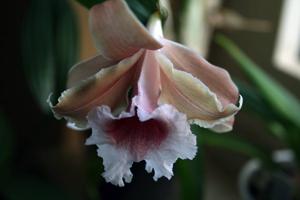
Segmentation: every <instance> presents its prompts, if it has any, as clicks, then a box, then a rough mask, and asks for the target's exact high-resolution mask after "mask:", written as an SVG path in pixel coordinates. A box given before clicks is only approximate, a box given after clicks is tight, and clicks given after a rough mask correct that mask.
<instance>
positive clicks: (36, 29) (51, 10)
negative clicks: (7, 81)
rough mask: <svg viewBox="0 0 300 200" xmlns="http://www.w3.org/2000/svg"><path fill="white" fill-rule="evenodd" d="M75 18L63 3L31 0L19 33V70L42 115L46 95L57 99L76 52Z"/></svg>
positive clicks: (68, 6) (46, 108)
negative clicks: (20, 64)
mask: <svg viewBox="0 0 300 200" xmlns="http://www.w3.org/2000/svg"><path fill="white" fill-rule="evenodd" d="M77 33H78V31H77V25H76V18H75V15H74V12H73V10H72V9H71V7H70V5H69V3H68V2H67V1H62V0H51V1H50V0H46V1H40V0H31V1H30V3H29V7H28V11H27V12H26V16H25V20H24V23H23V31H22V38H21V41H22V60H23V69H24V72H25V75H26V78H27V81H28V84H29V87H30V89H31V92H32V94H33V95H34V97H35V99H36V101H37V102H38V104H39V106H40V108H41V109H42V110H43V111H44V112H48V111H49V110H50V109H49V106H48V104H47V102H46V100H47V98H48V96H49V94H50V93H54V95H56V96H57V95H58V94H59V93H60V92H61V91H62V90H63V89H64V87H65V80H66V75H67V72H68V70H69V68H70V67H71V66H72V65H73V64H74V63H75V61H76V58H77V51H78V47H77V45H78V42H77V40H78V35H77Z"/></svg>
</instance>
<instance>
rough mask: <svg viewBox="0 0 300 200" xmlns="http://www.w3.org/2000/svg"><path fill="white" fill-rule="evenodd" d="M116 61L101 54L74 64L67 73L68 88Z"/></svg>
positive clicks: (114, 63)
mask: <svg viewBox="0 0 300 200" xmlns="http://www.w3.org/2000/svg"><path fill="white" fill-rule="evenodd" d="M117 63H118V61H115V60H110V59H107V58H105V57H103V56H101V55H98V56H95V57H92V58H89V59H87V60H84V61H81V62H80V63H78V64H76V65H74V66H73V67H72V68H71V69H70V71H69V74H68V83H67V86H68V88H70V87H73V86H75V84H77V83H79V82H80V81H82V80H85V79H87V78H89V77H90V76H92V75H94V74H96V73H97V72H98V71H100V70H101V69H103V68H106V67H110V66H112V65H116V64H117Z"/></svg>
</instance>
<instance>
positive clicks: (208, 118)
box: [156, 54, 242, 128]
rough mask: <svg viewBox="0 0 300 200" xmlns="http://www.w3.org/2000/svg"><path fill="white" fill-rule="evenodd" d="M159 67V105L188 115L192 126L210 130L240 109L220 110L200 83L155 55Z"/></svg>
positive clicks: (214, 96)
mask: <svg viewBox="0 0 300 200" xmlns="http://www.w3.org/2000/svg"><path fill="white" fill-rule="evenodd" d="M156 55H157V56H156V57H157V60H158V62H159V64H160V66H161V82H162V91H161V96H160V99H159V102H160V104H164V103H167V104H171V105H174V106H175V107H176V108H177V109H178V110H179V111H180V112H183V113H185V114H186V115H187V117H188V119H189V121H190V122H191V123H196V124H198V125H199V126H201V127H204V128H213V127H214V126H216V125H218V124H222V123H224V122H225V121H228V118H230V117H232V116H233V115H235V114H236V113H237V112H238V111H239V110H240V108H241V105H242V98H240V103H239V104H240V105H239V106H236V105H235V104H232V103H230V104H227V105H226V106H223V105H222V103H221V102H220V101H219V99H218V97H217V95H216V94H215V93H213V92H212V91H211V90H210V89H209V88H208V87H207V86H206V85H205V84H204V83H203V82H202V81H200V80H199V79H197V78H196V77H194V76H192V74H190V73H187V72H185V71H181V70H178V69H175V68H174V66H173V64H172V62H171V61H170V60H169V59H168V58H167V57H166V56H164V55H163V54H156Z"/></svg>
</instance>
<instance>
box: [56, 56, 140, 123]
mask: <svg viewBox="0 0 300 200" xmlns="http://www.w3.org/2000/svg"><path fill="white" fill-rule="evenodd" d="M142 53H143V51H139V52H138V53H136V54H135V55H134V56H132V57H130V58H128V59H124V60H122V61H121V62H120V63H118V64H117V65H115V66H111V67H108V68H103V69H102V70H100V71H99V72H98V73H96V74H95V75H94V76H92V77H90V78H88V79H86V80H84V81H82V82H80V83H79V84H77V85H76V86H75V87H72V88H70V89H68V90H65V91H64V92H63V93H62V94H61V96H60V98H59V99H58V103H57V104H56V105H55V106H52V110H53V112H54V113H55V115H56V116H57V117H58V118H59V117H65V118H66V119H68V120H72V121H74V122H75V123H76V122H78V121H86V115H87V113H88V112H89V111H90V110H91V109H92V108H94V107H96V106H99V105H108V106H109V107H111V108H112V110H114V109H115V108H117V107H118V106H119V105H120V104H122V103H123V102H126V96H127V90H128V88H129V86H130V84H131V80H132V74H133V70H135V68H134V65H135V64H136V63H137V61H138V59H139V58H140V57H141V55H142Z"/></svg>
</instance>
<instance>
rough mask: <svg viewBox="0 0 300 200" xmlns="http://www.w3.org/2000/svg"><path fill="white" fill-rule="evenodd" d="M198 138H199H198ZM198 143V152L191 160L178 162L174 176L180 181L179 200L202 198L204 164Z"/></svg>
mask: <svg viewBox="0 0 300 200" xmlns="http://www.w3.org/2000/svg"><path fill="white" fill-rule="evenodd" d="M198 138H199V137H198ZM201 147H202V145H201V144H199V143H198V152H197V155H196V157H195V158H194V159H193V160H191V161H190V160H189V161H187V160H178V161H177V163H176V173H175V174H176V175H177V176H178V178H179V180H180V189H181V199H182V200H185V199H189V200H200V199H202V198H203V186H204V179H205V177H204V174H205V173H204V164H203V156H204V153H203V148H201Z"/></svg>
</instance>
